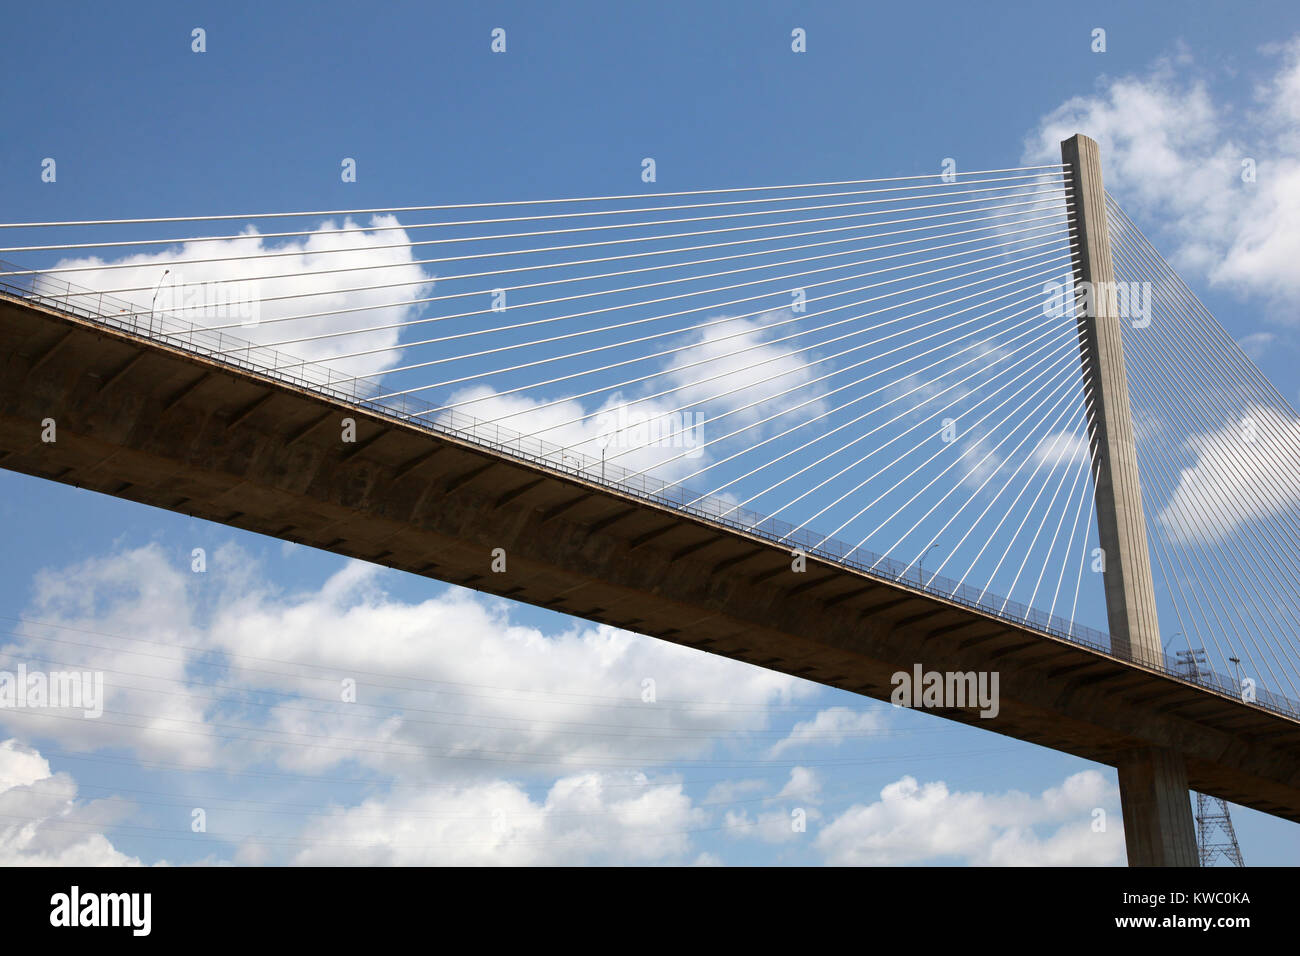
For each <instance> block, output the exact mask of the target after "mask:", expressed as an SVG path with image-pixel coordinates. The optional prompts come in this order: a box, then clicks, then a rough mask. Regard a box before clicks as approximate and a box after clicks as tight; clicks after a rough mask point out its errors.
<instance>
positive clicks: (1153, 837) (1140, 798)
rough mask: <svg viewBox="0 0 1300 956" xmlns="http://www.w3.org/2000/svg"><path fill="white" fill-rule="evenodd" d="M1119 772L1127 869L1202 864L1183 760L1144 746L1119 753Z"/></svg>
mask: <svg viewBox="0 0 1300 956" xmlns="http://www.w3.org/2000/svg"><path fill="white" fill-rule="evenodd" d="M1118 769H1119V801H1120V808H1121V810H1122V811H1123V813H1124V843H1125V846H1126V847H1127V849H1128V862H1129V866H1200V856H1199V854H1198V853H1197V851H1196V827H1195V825H1194V824H1193V822H1192V806H1191V799H1190V798H1189V797H1188V789H1189V788H1188V786H1187V765H1186V763H1185V762H1184V761H1183V758H1182V756H1181V755H1179V754H1177V753H1175V752H1174V751H1172V750H1169V749H1167V748H1165V747H1143V748H1141V749H1139V750H1130V751H1129V752H1128V753H1126V754H1123V755H1122V756H1121V757H1120V759H1119V762H1118Z"/></svg>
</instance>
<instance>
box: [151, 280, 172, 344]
mask: <svg viewBox="0 0 1300 956" xmlns="http://www.w3.org/2000/svg"><path fill="white" fill-rule="evenodd" d="M171 271H172V270H171V269H164V270H163V274H162V276H161V278H159V279H158V285H156V286H155V287H154V290H153V301H152V302H150V303H149V334H150V335H152V334H153V310H154V306H156V305H157V304H158V293H159V292H161V291H162V284H163V279H166V278H167V274H168V273H169V272H171Z"/></svg>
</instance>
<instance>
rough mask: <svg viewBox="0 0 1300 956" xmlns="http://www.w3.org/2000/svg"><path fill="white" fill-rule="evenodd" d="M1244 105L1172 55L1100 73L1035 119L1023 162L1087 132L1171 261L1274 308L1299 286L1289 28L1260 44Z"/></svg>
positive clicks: (1298, 165) (1283, 314)
mask: <svg viewBox="0 0 1300 956" xmlns="http://www.w3.org/2000/svg"><path fill="white" fill-rule="evenodd" d="M1266 52H1267V53H1268V54H1270V57H1271V59H1270V60H1269V61H1268V62H1270V63H1271V64H1272V65H1271V68H1270V72H1269V73H1268V75H1266V76H1263V77H1261V78H1260V79H1258V80H1257V82H1256V84H1255V91H1254V92H1255V98H1254V104H1253V106H1252V107H1250V108H1248V109H1246V110H1234V109H1232V108H1231V107H1230V106H1229V105H1228V104H1227V103H1226V102H1224V101H1221V100H1220V99H1218V98H1217V97H1216V96H1215V94H1214V92H1213V90H1212V88H1211V86H1210V83H1209V82H1208V78H1207V73H1206V71H1205V69H1204V68H1203V67H1202V66H1200V65H1199V64H1197V63H1195V62H1193V60H1192V58H1191V57H1190V56H1189V55H1187V54H1186V53H1183V54H1181V55H1178V56H1174V57H1167V58H1164V59H1162V60H1160V61H1158V62H1157V63H1156V64H1155V65H1154V66H1153V67H1152V68H1151V69H1150V70H1148V71H1147V72H1145V73H1143V74H1141V75H1131V76H1122V77H1106V78H1104V79H1103V80H1102V81H1101V83H1100V84H1099V88H1098V90H1097V92H1095V93H1093V94H1092V95H1088V96H1077V97H1074V98H1072V99H1070V100H1068V101H1066V102H1065V103H1063V104H1061V105H1060V106H1059V107H1057V108H1056V109H1055V110H1053V111H1052V112H1051V113H1049V114H1047V115H1046V116H1044V117H1043V119H1042V120H1041V122H1040V123H1039V125H1038V127H1037V128H1036V129H1035V130H1034V131H1033V132H1032V133H1031V134H1030V136H1029V137H1028V138H1027V140H1026V146H1025V154H1024V155H1025V159H1026V160H1028V161H1031V162H1059V161H1060V148H1059V143H1060V141H1061V140H1063V139H1066V138H1067V137H1069V136H1071V135H1073V134H1074V133H1078V132H1082V133H1085V134H1087V135H1088V136H1091V137H1092V138H1093V139H1095V140H1097V142H1098V144H1099V145H1100V147H1101V150H1102V156H1103V162H1104V163H1105V169H1106V173H1105V176H1106V186H1107V188H1108V189H1109V190H1110V192H1111V193H1113V194H1114V195H1115V196H1116V197H1117V198H1118V199H1119V200H1120V202H1121V203H1122V204H1123V205H1124V206H1125V207H1126V208H1128V209H1129V211H1130V212H1133V213H1135V214H1136V215H1138V216H1140V217H1141V218H1144V219H1147V220H1150V221H1154V222H1160V223H1161V224H1162V225H1163V227H1164V229H1163V235H1164V236H1165V238H1167V240H1168V241H1170V242H1172V243H1174V244H1175V245H1174V253H1173V258H1174V260H1175V263H1176V265H1178V266H1179V267H1180V268H1182V269H1190V270H1193V271H1195V272H1197V273H1199V274H1201V275H1204V276H1206V277H1207V278H1208V279H1209V280H1210V281H1211V282H1212V283H1216V284H1221V285H1223V286H1226V287H1228V288H1231V289H1234V290H1236V291H1238V292H1242V293H1256V294H1259V295H1262V296H1264V297H1266V299H1268V300H1270V301H1272V302H1273V303H1274V304H1275V305H1277V306H1279V308H1277V310H1276V317H1277V318H1279V319H1281V320H1291V321H1293V320H1294V319H1293V316H1294V312H1293V310H1290V309H1289V308H1287V309H1283V308H1280V306H1281V305H1283V304H1285V303H1287V302H1290V301H1291V300H1292V299H1293V297H1294V295H1295V294H1296V293H1297V292H1298V291H1300V270H1297V269H1296V268H1295V263H1296V261H1297V260H1300V225H1298V223H1300V109H1298V108H1297V106H1296V102H1297V90H1300V37H1296V38H1292V39H1291V40H1289V41H1288V42H1286V43H1284V44H1280V45H1276V46H1274V47H1271V48H1270V49H1269V50H1267V51H1266Z"/></svg>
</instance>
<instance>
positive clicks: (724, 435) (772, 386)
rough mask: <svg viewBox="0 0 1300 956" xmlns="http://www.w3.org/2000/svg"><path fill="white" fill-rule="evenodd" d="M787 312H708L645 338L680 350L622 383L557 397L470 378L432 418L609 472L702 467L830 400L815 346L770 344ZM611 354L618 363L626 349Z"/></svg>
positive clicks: (623, 375)
mask: <svg viewBox="0 0 1300 956" xmlns="http://www.w3.org/2000/svg"><path fill="white" fill-rule="evenodd" d="M789 319H790V312H789V310H788V309H786V310H779V311H777V312H773V313H770V314H767V315H764V316H762V317H761V318H759V319H757V320H751V319H739V318H737V319H729V320H727V319H721V320H720V319H719V318H718V317H716V316H715V317H711V318H710V319H708V320H707V321H708V322H709V323H711V324H709V326H708V327H707V328H703V329H697V330H695V331H693V332H688V333H682V334H679V335H675V336H668V337H665V338H663V339H662V340H656V341H655V342H651V343H646V345H645V349H646V351H647V354H653V353H656V352H661V351H671V353H672V354H670V355H665V356H662V357H658V358H656V359H654V360H653V361H654V363H655V364H652V365H629V366H625V367H624V368H622V369H620V370H619V372H618V374H619V382H620V383H621V384H619V385H618V387H614V386H613V385H609V386H606V387H601V386H598V385H594V384H592V383H591V382H589V381H588V380H587V379H586V378H585V377H583V378H578V379H573V380H568V381H565V382H562V383H559V384H558V390H559V395H558V396H556V397H550V396H548V395H547V394H546V393H545V392H543V391H542V390H540V389H533V388H522V387H521V385H519V384H516V383H513V382H511V383H509V387H507V388H499V387H497V386H495V385H493V384H491V383H488V382H483V381H478V382H474V383H472V384H469V385H466V386H464V387H462V388H460V389H458V390H457V391H456V392H455V393H454V394H453V395H452V396H451V398H450V400H449V402H448V405H447V406H446V407H445V410H443V411H440V412H437V413H435V415H434V418H435V420H440V421H442V422H444V423H446V424H451V425H453V426H455V427H457V428H460V429H463V430H469V431H472V432H474V433H475V434H480V435H483V436H484V437H486V438H489V439H493V440H497V439H499V437H500V435H502V434H504V435H506V436H508V437H511V438H512V437H514V436H517V435H525V436H532V437H535V438H536V439H540V440H541V441H543V442H545V443H547V444H548V445H549V446H551V448H552V454H554V455H556V456H558V457H561V458H562V457H563V456H564V455H566V454H567V455H570V456H571V459H572V461H571V462H570V465H572V464H573V463H577V462H580V461H583V460H586V461H587V462H590V463H591V464H592V466H593V467H595V462H596V461H598V460H603V461H605V462H607V465H606V468H607V474H608V476H609V478H611V479H613V478H615V477H616V476H617V475H619V474H620V473H621V470H622V471H630V472H641V471H648V472H649V473H651V474H652V475H653V476H654V477H657V478H661V479H664V480H670V481H673V480H678V479H681V478H683V477H689V476H694V475H695V474H696V473H697V472H700V471H702V470H704V469H706V468H707V467H708V466H709V465H710V464H712V463H714V462H715V461H717V459H718V458H719V457H723V456H730V455H734V454H737V453H741V454H743V453H745V452H746V451H748V450H749V449H751V448H752V447H753V446H754V445H755V444H756V443H757V442H759V441H761V440H763V439H764V438H767V437H771V436H775V435H778V434H782V433H784V432H786V431H787V430H789V429H795V428H802V427H803V426H804V423H805V422H809V423H811V422H812V420H814V419H816V418H817V417H818V416H819V415H820V414H822V413H823V412H825V411H826V409H827V408H828V407H829V406H828V405H827V402H826V400H824V399H822V398H820V397H817V396H820V395H821V394H822V393H824V392H826V391H829V390H830V389H831V388H833V387H834V385H833V384H831V383H826V382H822V383H818V384H816V385H813V384H812V383H813V380H814V379H817V378H819V377H821V376H823V375H825V374H826V373H827V372H828V371H829V370H830V368H831V366H829V365H824V366H815V367H812V368H810V367H807V366H808V365H809V361H810V356H809V354H808V353H801V354H790V353H793V352H795V351H796V350H797V349H799V348H800V343H798V342H794V341H788V342H776V341H774V339H779V338H782V337H784V336H787V335H789V334H790V332H791V330H792V329H794V328H795V326H794V325H788V326H782V327H781V328H778V329H775V330H773V329H770V328H768V326H769V325H772V324H776V323H780V322H788V321H789ZM713 323H716V324H713ZM610 355H611V358H610V359H609V362H610V363H612V362H615V361H625V360H626V358H627V356H626V354H625V353H618V354H617V355H616V354H615V353H610ZM522 361H524V360H523V359H521V362H522ZM532 374H533V376H534V378H536V379H541V378H542V376H539V375H537V374H536V370H533V372H532ZM803 386H808V387H803ZM551 387H557V386H551ZM515 389H519V390H518V391H515ZM587 391H591V392H592V394H590V395H588V394H585V392H587ZM566 394H567V395H572V396H575V397H562V396H565V395H566ZM498 429H501V430H502V431H501V432H498V431H497V430H498ZM529 447H531V446H529ZM702 480H703V481H706V482H707V481H708V479H702Z"/></svg>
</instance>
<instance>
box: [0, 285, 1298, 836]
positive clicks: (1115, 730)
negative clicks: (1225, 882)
mask: <svg viewBox="0 0 1300 956" xmlns="http://www.w3.org/2000/svg"><path fill="white" fill-rule="evenodd" d="M0 370H2V371H0V467H4V468H8V469H12V470H14V471H18V472H22V473H25V474H29V475H35V476H39V477H42V478H48V479H51V480H54V481H60V482H63V483H65V484H70V485H75V486H77V487H80V488H88V489H91V490H94V491H99V492H102V493H104V494H109V495H114V496H116V497H119V498H125V499H129V500H132V501H138V502H142V503H145V504H149V505H153V506H155V507H159V508H165V509H167V510H170V511H176V512H180V513H183V514H190V515H194V516H197V517H200V518H205V519H208V520H211V521H216V522H219V523H222V524H226V525H230V526H232V527H237V528H242V529H244V530H247V531H255V532H258V533H261V534H266V535H271V536H274V537H277V538H281V539H284V540H288V541H295V542H300V543H302V544H306V545H310V546H312V547H316V548H323V549H325V550H328V551H333V552H336V553H338V554H344V555H348V556H350V557H355V558H360V559H362V560H365V561H370V562H374V563H377V564H383V565H387V566H389V567H393V568H399V569H401V570H404V571H409V572H411V573H413V574H419V575H424V576H426V577H430V578H436V579H439V580H443V581H450V582H453V583H456V584H460V585H463V586H465V587H470V588H474V589H476V590H480V591H485V592H489V593H492V594H497V595H500V596H502V597H507V598H511V599H513V600H517V601H524V602H527V603H529V604H534V605H538V606H541V607H546V608H551V609H553V610H557V611H563V612H565V613H567V614H572V615H576V616H578V617H582V618H587V619H589V620H593V621H600V622H602V623H607V624H611V625H615V626H618V627H623V628H627V629H629V630H632V631H637V632H640V633H643V634H648V635H651V636H654V637H657V638H660V639H663V640H666V641H672V642H674V643H677V644H683V645H686V646H689V647H694V648H698V649H700V650H704V651H709V652H710V653H714V654H721V655H723V656H726V657H731V658H734V659H736V660H741V661H745V662H747V663H750V664H755V665H758V666H760V667H767V668H770V669H773V670H777V671H782V672H784V673H788V674H793V675H796V676H798V677H803V678H806V679H808V680H812V681H817V682H819V683H822V684H826V685H829V686H832V687H839V688H843V689H845V690H849V691H853V692H854V693H859V694H864V695H866V696H869V697H874V698H877V699H880V700H888V699H889V694H890V692H891V690H892V685H891V682H890V677H891V675H892V674H894V673H895V672H897V671H900V670H905V671H909V672H910V671H911V670H912V668H913V665H914V664H917V663H919V664H921V665H922V666H923V667H924V668H925V669H926V670H940V671H956V670H960V671H979V670H997V671H998V672H999V673H1000V692H1001V709H1000V711H999V713H998V715H997V717H995V718H992V719H982V718H980V717H979V716H978V713H977V712H976V711H975V710H941V711H937V713H939V714H941V715H942V716H944V717H947V718H949V719H952V720H957V721H961V722H963V723H967V724H972V725H975V726H978V727H980V728H981V729H984V730H992V731H996V732H998V733H1001V734H1005V735H1007V736H1010V737H1015V738H1017V739H1019V740H1025V741H1029V742H1031V743H1035V744H1040V745H1042V746H1044V747H1049V748H1051V749H1053V750H1060V751H1064V752H1066V753H1071V754H1075V755H1076V756H1079V757H1084V758H1087V759H1089V760H1094V761H1098V762H1100V763H1105V764H1110V765H1112V766H1115V765H1117V764H1119V763H1120V762H1121V760H1122V758H1123V755H1125V754H1132V753H1134V752H1136V751H1139V750H1141V749H1143V748H1150V747H1161V748H1168V749H1170V750H1172V751H1175V752H1177V753H1179V754H1181V755H1182V756H1183V757H1184V759H1185V761H1186V766H1187V773H1188V784H1189V786H1191V787H1192V788H1194V789H1196V790H1200V791H1203V792H1205V793H1210V794H1214V795H1216V796H1220V797H1223V798H1225V799H1227V800H1230V801H1232V802H1234V803H1237V804H1240V805H1242V806H1247V807H1252V808H1255V809H1257V810H1262V811H1264V812H1266V813H1271V814H1275V815H1277V816H1281V817H1284V818H1286V819H1290V820H1294V821H1297V822H1300V722H1297V721H1294V720H1291V719H1288V718H1286V717H1283V716H1280V715H1277V714H1273V713H1269V712H1267V711H1264V710H1262V709H1260V708H1257V707H1253V706H1249V705H1246V704H1243V703H1241V702H1240V701H1237V700H1235V699H1233V698H1230V697H1226V696H1222V695H1219V694H1215V693H1212V692H1209V691H1207V690H1205V689H1203V688H1200V687H1197V686H1195V685H1192V684H1190V683H1186V682H1183V681H1180V680H1178V679H1176V678H1173V677H1170V676H1167V675H1164V674H1161V673H1158V672H1155V671H1151V670H1147V669H1145V668H1142V667H1138V666H1135V665H1132V664H1129V663H1126V662H1122V661H1119V660H1116V659H1114V658H1112V657H1110V656H1108V655H1106V654H1104V653H1100V652H1097V651H1093V650H1090V649H1088V648H1085V647H1080V646H1078V645H1075V644H1072V643H1070V642H1068V641H1065V640H1062V639H1059V638H1055V637H1052V636H1048V635H1044V634H1040V633H1038V632H1035V631H1032V630H1027V629H1025V628H1023V627H1018V626H1015V625H1012V624H1010V623H1007V622H1005V621H1002V620H999V619H997V618H994V617H991V616H989V615H987V614H985V613H982V612H979V611H976V610H972V609H969V608H966V607H963V606H961V605H957V604H953V603H949V602H947V601H945V600H943V599H940V598H936V597H934V596H933V595H930V594H926V593H924V592H921V591H920V590H912V589H909V588H907V587H904V586H900V585H898V584H896V583H892V582H889V583H887V582H881V581H878V580H876V579H873V578H870V577H868V576H866V575H864V574H862V573H860V572H857V571H853V570H849V569H846V568H843V567H840V566H837V565H834V564H829V563H824V562H820V561H818V560H816V559H813V558H810V559H809V560H808V563H807V570H806V571H805V572H803V573H796V572H794V571H793V570H792V569H791V560H790V555H789V553H788V552H787V551H786V550H785V549H783V548H780V547H777V546H776V545H774V544H772V543H771V542H768V541H765V540H763V539H761V538H757V537H751V536H746V535H745V534H742V533H739V532H737V531H735V530H733V529H729V528H725V527H723V526H721V525H715V524H712V523H710V522H708V521H705V520H702V519H695V518H690V517H684V516H683V515H681V514H679V513H677V512H674V511H672V510H670V509H668V508H666V507H662V506H659V505H656V504H652V503H647V502H646V501H643V500H641V499H638V498H635V497H632V496H629V495H625V494H623V493H620V492H619V491H616V490H611V489H609V488H605V487H602V486H600V485H598V484H595V483H591V482H587V481H584V480H582V479H579V478H575V477H573V476H571V475H567V474H564V473H561V472H553V471H550V470H548V469H547V468H545V467H542V466H539V465H537V464H535V463H531V462H526V461H522V460H517V459H514V458H510V457H508V456H506V455H503V454H499V453H497V452H494V451H492V450H489V449H486V448H483V447H479V446H476V445H474V444H471V443H469V442H465V441H461V440H458V439H455V438H451V437H446V436H441V435H436V434H431V433H430V432H429V431H426V430H424V429H421V428H418V427H415V426H411V425H409V424H406V423H403V422H399V421H396V420H390V419H388V418H385V417H383V416H381V415H378V414H375V413H372V412H370V411H367V410H365V409H363V408H360V407H353V406H349V405H347V404H344V403H341V402H337V401H334V400H331V399H328V398H325V397H322V396H321V395H318V394H315V393H312V392H310V391H307V390H302V389H297V388H294V387H291V386H289V385H286V384H283V383H281V382H278V381H276V380H274V379H271V378H262V377H259V376H257V375H254V374H250V373H248V372H245V371H242V370H237V369H233V368H231V367H229V366H226V365H223V364H221V363H219V362H216V361H213V360H211V359H208V358H205V357H202V356H198V355H193V354H189V353H187V352H185V351H182V350H180V349H173V348H170V347H167V346H161V345H159V344H157V343H154V342H150V341H147V340H144V339H141V338H137V337H135V336H132V335H130V334H128V333H125V332H120V331H117V330H114V329H109V328H106V327H103V326H101V325H98V324H96V323H93V322H90V321H86V320H82V319H79V318H75V317H71V316H68V315H64V314H62V313H59V312H56V311H53V310H47V309H45V308H42V307H38V306H34V305H31V304H29V303H26V302H24V301H22V300H20V299H13V298H9V297H4V296H0ZM344 417H351V418H353V419H355V421H356V426H357V428H356V441H355V442H354V443H350V444H348V443H344V442H342V441H341V440H340V435H341V420H342V419H343V418H344ZM47 418H52V419H54V420H55V421H56V423H57V441H56V442H54V443H49V444H47V443H44V442H42V440H41V430H42V426H41V423H42V420H44V419H47ZM494 548H504V549H505V551H506V553H507V555H508V564H507V571H506V572H505V573H494V572H493V571H492V570H491V562H492V550H493V549H494Z"/></svg>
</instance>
